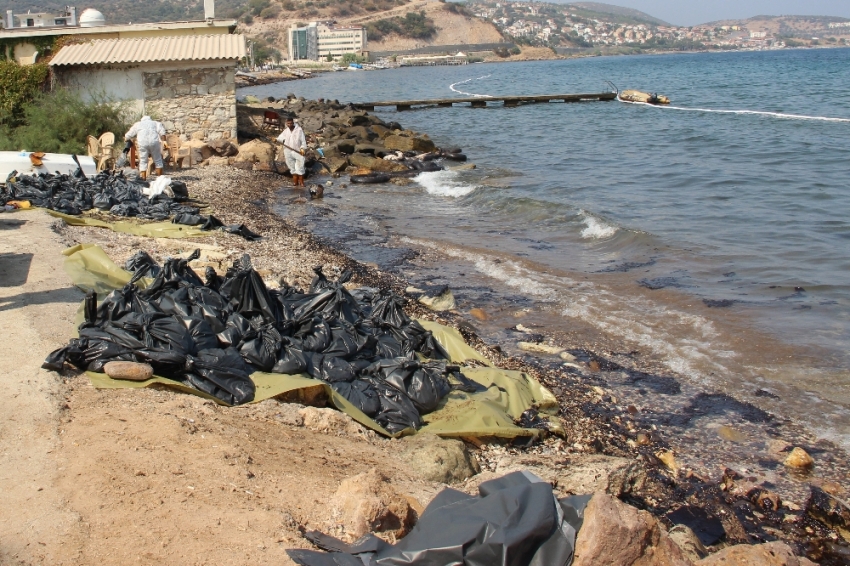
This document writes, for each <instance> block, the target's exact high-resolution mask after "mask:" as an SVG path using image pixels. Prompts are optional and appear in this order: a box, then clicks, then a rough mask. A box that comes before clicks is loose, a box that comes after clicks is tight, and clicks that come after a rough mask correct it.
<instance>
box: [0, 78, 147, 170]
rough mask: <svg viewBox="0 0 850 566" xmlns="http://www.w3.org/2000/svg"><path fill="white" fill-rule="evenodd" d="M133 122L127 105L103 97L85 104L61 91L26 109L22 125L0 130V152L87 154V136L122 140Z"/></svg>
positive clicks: (25, 106) (28, 104) (75, 96)
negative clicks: (108, 134)
mask: <svg viewBox="0 0 850 566" xmlns="http://www.w3.org/2000/svg"><path fill="white" fill-rule="evenodd" d="M131 122H132V117H131V116H130V113H129V110H128V108H127V106H126V105H125V104H123V103H116V102H114V101H111V100H108V99H107V98H106V97H103V96H101V97H96V98H95V99H94V100H92V101H84V100H83V99H82V98H81V97H80V95H79V94H77V93H75V92H71V91H68V90H65V89H59V90H56V91H53V92H51V93H45V94H40V95H38V96H37V97H36V98H35V99H34V100H33V101H31V102H29V103H27V104H25V105H24V106H23V120H22V123H21V124H20V125H18V126H17V127H10V126H8V125H5V126H4V127H3V128H2V130H0V149H2V150H11V151H15V150H20V149H27V150H29V151H45V152H50V153H77V154H84V153H85V151H86V136H89V135H92V136H95V137H98V136H100V135H101V134H102V133H104V132H113V133H115V137H116V138H117V139H121V138H122V136H123V135H124V133H125V132H126V131H127V130H128V129H129V128H130V125H131Z"/></svg>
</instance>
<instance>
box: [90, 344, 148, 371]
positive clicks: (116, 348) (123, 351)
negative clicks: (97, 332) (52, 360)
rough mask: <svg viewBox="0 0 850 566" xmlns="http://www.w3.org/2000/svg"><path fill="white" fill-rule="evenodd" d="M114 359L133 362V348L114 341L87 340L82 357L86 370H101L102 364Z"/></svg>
mask: <svg viewBox="0 0 850 566" xmlns="http://www.w3.org/2000/svg"><path fill="white" fill-rule="evenodd" d="M114 361H122V362H134V361H136V356H135V354H134V351H133V350H131V349H130V348H127V347H125V346H121V345H119V344H116V343H115V342H110V341H108V340H88V342H87V346H86V348H85V349H84V350H83V357H82V362H83V365H84V367H85V369H86V370H87V371H94V372H98V373H100V372H103V366H104V365H106V364H107V363H108V362H114ZM75 365H76V364H75ZM78 367H79V366H78ZM80 369H83V368H82V367H81V368H80Z"/></svg>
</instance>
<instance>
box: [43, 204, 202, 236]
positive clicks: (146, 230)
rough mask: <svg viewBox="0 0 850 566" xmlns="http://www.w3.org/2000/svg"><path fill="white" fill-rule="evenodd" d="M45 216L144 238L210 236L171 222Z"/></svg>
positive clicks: (193, 227) (191, 227) (50, 213)
mask: <svg viewBox="0 0 850 566" xmlns="http://www.w3.org/2000/svg"><path fill="white" fill-rule="evenodd" d="M47 214H49V215H51V216H55V217H56V218H61V219H62V220H64V221H65V223H66V224H68V225H70V226H94V227H96V228H109V229H110V230H113V231H115V232H124V233H125V234H133V235H134V236H145V237H148V238H174V239H178V238H204V237H207V236H209V235H210V232H204V231H203V230H201V229H200V228H198V227H196V226H186V225H184V224H172V223H171V222H148V223H146V224H140V223H138V222H133V221H129V220H117V221H115V222H106V221H104V220H98V219H97V218H92V217H91V216H71V215H69V214H62V213H61V212H56V211H55V210H48V211H47Z"/></svg>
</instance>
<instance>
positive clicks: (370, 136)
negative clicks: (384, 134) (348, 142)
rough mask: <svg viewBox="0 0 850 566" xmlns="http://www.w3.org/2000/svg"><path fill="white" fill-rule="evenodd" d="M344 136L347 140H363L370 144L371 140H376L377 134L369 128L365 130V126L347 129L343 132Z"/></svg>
mask: <svg viewBox="0 0 850 566" xmlns="http://www.w3.org/2000/svg"><path fill="white" fill-rule="evenodd" d="M345 135H346V137H348V138H354V139H356V140H363V141H364V142H370V141H372V140H375V139H378V134H376V133H375V132H373V131H372V130H370V129H369V128H366V127H365V126H354V127H352V128H348V129H347V130H346V131H345Z"/></svg>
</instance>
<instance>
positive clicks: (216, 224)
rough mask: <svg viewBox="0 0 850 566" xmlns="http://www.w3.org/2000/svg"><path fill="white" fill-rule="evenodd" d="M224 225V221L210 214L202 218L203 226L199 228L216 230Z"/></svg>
mask: <svg viewBox="0 0 850 566" xmlns="http://www.w3.org/2000/svg"><path fill="white" fill-rule="evenodd" d="M223 227H224V222H222V221H221V220H219V219H218V218H216V217H215V216H213V215H212V214H210V215H209V216H208V217H207V218H206V220H204V224H203V226H201V230H204V231H207V232H208V231H210V230H218V229H219V228H223Z"/></svg>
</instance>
